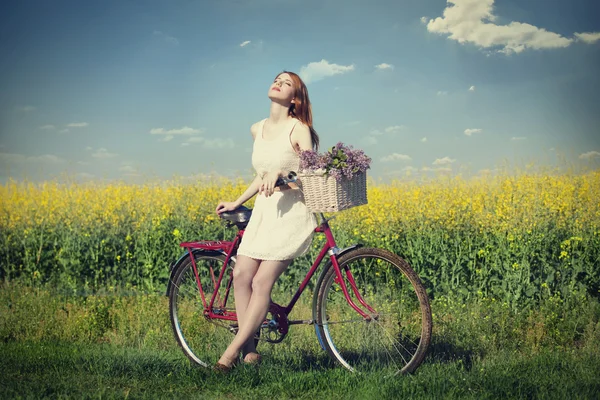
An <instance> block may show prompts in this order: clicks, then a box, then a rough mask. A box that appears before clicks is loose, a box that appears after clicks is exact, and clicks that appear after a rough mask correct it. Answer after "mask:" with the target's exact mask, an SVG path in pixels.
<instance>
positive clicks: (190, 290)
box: [168, 252, 236, 368]
mask: <svg viewBox="0 0 600 400" xmlns="http://www.w3.org/2000/svg"><path fill="white" fill-rule="evenodd" d="M194 260H195V262H196V266H197V270H198V277H199V279H200V282H201V285H202V288H203V291H204V295H205V299H206V302H207V303H208V302H209V301H210V298H211V296H212V294H213V292H214V282H216V280H217V279H218V277H219V273H220V271H221V269H222V267H223V264H224V263H225V256H223V255H222V254H220V253H216V252H197V253H195V254H194ZM230 268H233V263H232V262H231V261H230V265H229V266H228V267H227V270H226V275H224V277H223V280H222V282H221V286H222V287H223V288H224V286H225V285H226V284H227V276H228V274H229V273H230V272H231V270H230ZM168 296H169V316H170V320H171V327H172V329H173V333H174V334H175V339H176V340H177V343H178V344H179V346H180V347H181V349H182V350H183V353H184V354H185V355H186V357H187V358H189V359H190V360H191V361H192V362H193V363H195V364H198V365H201V366H203V367H207V368H210V367H212V366H213V365H214V364H215V363H216V362H217V360H218V359H219V357H220V356H221V354H222V352H223V351H224V350H225V349H226V348H227V346H228V345H229V343H231V340H232V339H233V335H232V333H235V328H236V323H235V321H226V320H216V319H215V320H211V319H209V318H208V317H207V316H205V315H204V305H203V302H202V297H201V295H200V290H199V289H198V284H197V282H196V277H195V274H194V271H193V267H192V263H191V259H190V257H187V258H186V259H185V260H184V261H183V262H182V263H181V264H179V265H178V266H176V267H175V269H174V270H173V272H172V273H171V286H170V290H169V293H168ZM227 302H228V304H225V306H226V308H227V309H233V308H234V298H233V290H231V291H230V293H229V296H228V298H227ZM216 304H217V301H215V305H216ZM220 308H221V307H213V310H217V309H220Z"/></svg>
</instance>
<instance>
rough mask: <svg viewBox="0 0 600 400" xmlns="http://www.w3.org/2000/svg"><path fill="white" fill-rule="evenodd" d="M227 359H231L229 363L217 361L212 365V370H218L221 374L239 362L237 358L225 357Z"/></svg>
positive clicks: (226, 372) (227, 371) (229, 370)
mask: <svg viewBox="0 0 600 400" xmlns="http://www.w3.org/2000/svg"><path fill="white" fill-rule="evenodd" d="M225 358H226V359H227V360H228V361H231V364H230V365H225V364H221V363H220V362H218V361H217V363H216V364H215V365H214V366H213V370H214V371H217V372H220V373H222V374H228V373H229V372H231V370H232V369H233V368H234V367H235V366H236V365H237V364H238V363H239V359H232V358H229V357H225Z"/></svg>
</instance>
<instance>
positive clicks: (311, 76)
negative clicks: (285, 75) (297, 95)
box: [300, 59, 354, 84]
mask: <svg viewBox="0 0 600 400" xmlns="http://www.w3.org/2000/svg"><path fill="white" fill-rule="evenodd" d="M353 70H354V64H353V65H338V64H330V63H329V62H328V61H327V60H325V59H323V60H321V61H319V62H311V63H309V64H308V65H305V66H302V67H301V68H300V77H301V78H302V80H303V81H304V83H306V84H308V83H310V82H316V81H319V80H321V79H323V78H327V77H329V76H334V75H338V74H345V73H346V72H349V71H353Z"/></svg>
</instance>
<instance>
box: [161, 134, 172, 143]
mask: <svg viewBox="0 0 600 400" xmlns="http://www.w3.org/2000/svg"><path fill="white" fill-rule="evenodd" d="M174 137H175V136H173V135H167V136H165V137H162V138H160V139H158V141H159V142H170V141H171V140H173V138H174Z"/></svg>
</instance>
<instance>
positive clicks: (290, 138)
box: [288, 119, 300, 153]
mask: <svg viewBox="0 0 600 400" xmlns="http://www.w3.org/2000/svg"><path fill="white" fill-rule="evenodd" d="M299 121H300V120H299V119H297V120H296V122H295V123H294V126H292V130H291V131H290V134H289V135H288V140H289V142H290V145H291V146H292V150H294V153H298V152H297V151H296V148H295V147H294V143H292V133H293V132H294V128H295V127H296V125H298V122H299Z"/></svg>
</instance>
